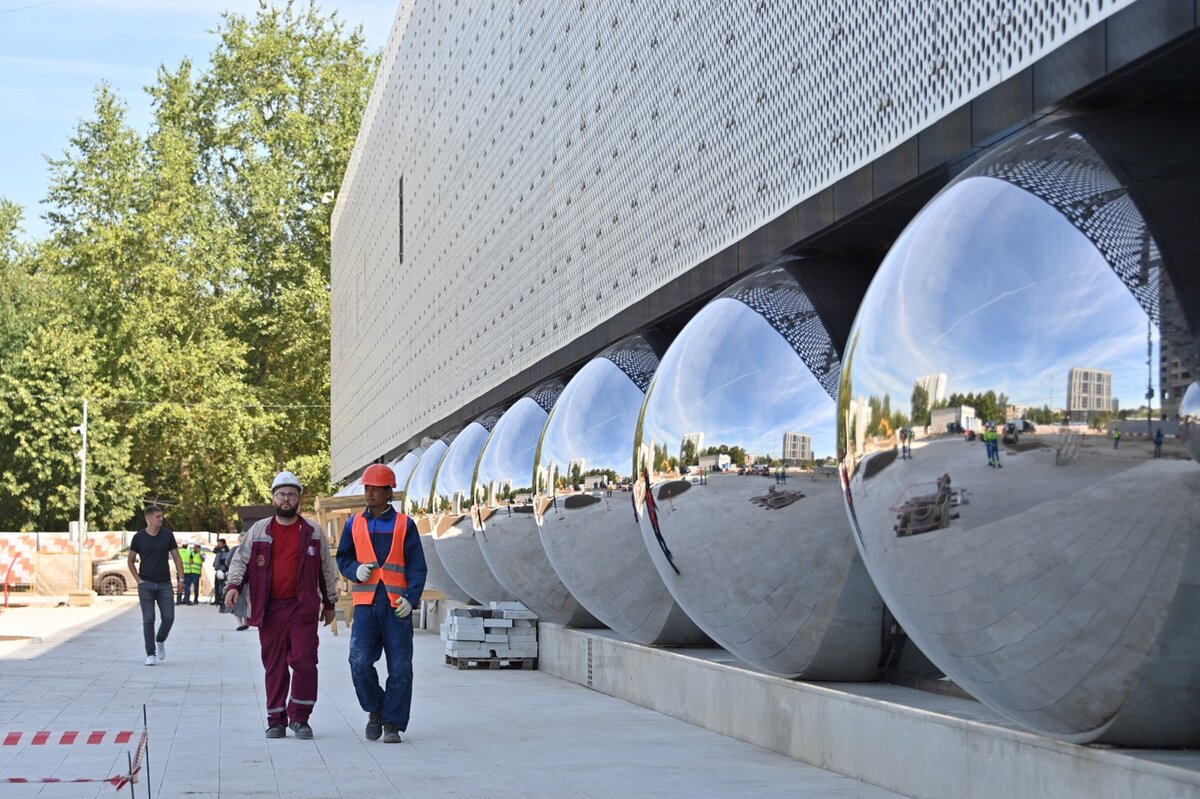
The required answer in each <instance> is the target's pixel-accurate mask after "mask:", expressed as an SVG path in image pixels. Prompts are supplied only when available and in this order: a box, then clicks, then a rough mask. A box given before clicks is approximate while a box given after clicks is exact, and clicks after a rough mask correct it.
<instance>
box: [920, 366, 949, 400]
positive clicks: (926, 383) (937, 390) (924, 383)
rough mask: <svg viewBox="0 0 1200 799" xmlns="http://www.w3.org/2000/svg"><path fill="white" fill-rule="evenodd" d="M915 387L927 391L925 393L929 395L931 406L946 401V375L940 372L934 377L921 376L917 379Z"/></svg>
mask: <svg viewBox="0 0 1200 799" xmlns="http://www.w3.org/2000/svg"><path fill="white" fill-rule="evenodd" d="M914 385H918V386H920V387H921V388H923V389H925V393H926V394H928V395H929V404H930V405H932V404H933V403H935V402H942V401H943V400H945V399H946V373H945V372H938V373H937V374H933V375H921V376H920V377H918V378H917V379H916V382H915V383H914Z"/></svg>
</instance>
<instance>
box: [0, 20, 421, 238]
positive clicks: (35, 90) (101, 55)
mask: <svg viewBox="0 0 1200 799" xmlns="http://www.w3.org/2000/svg"><path fill="white" fill-rule="evenodd" d="M318 5H319V7H320V8H321V9H323V10H324V11H326V12H330V11H337V12H338V16H339V17H341V19H343V20H344V21H345V22H346V23H348V26H349V27H354V26H355V25H362V28H363V35H364V36H365V37H366V41H367V45H368V46H369V47H370V48H371V49H373V50H379V49H381V48H382V47H383V45H384V44H385V43H386V42H387V37H388V33H389V31H390V29H391V25H392V20H393V19H394V17H395V14H396V9H397V7H398V5H399V0H338V1H337V2H325V3H319V4H318ZM257 7H258V0H0V196H4V197H7V198H8V199H10V200H13V201H14V202H17V203H19V204H20V205H22V206H24V208H25V232H26V237H27V238H38V237H41V236H42V235H43V234H44V232H45V224H44V223H43V222H42V220H41V218H40V217H41V215H42V213H43V212H44V210H45V207H44V206H41V205H40V204H39V203H40V201H41V200H42V198H43V197H44V196H45V193H46V180H47V175H48V172H47V169H46V162H45V158H44V157H43V156H45V155H53V156H58V155H60V154H61V153H62V151H63V149H64V148H65V147H66V145H67V139H68V138H69V137H70V135H71V133H72V132H73V131H74V129H75V126H76V125H77V124H78V122H79V120H80V119H82V118H85V117H87V116H88V115H90V113H91V107H92V90H93V88H94V87H95V86H96V84H97V83H99V82H100V81H107V82H108V83H110V84H111V85H112V86H113V87H114V88H115V89H116V90H117V92H118V93H119V94H120V96H121V97H122V98H123V99H124V100H125V101H126V103H127V104H128V105H129V110H130V117H129V118H130V123H131V124H132V125H133V126H134V127H135V128H136V129H137V130H139V131H142V132H145V130H146V128H147V126H148V121H149V103H148V101H147V98H146V95H145V92H144V91H143V87H145V86H146V85H148V84H151V83H153V82H154V78H155V74H156V72H157V70H158V67H159V65H160V64H169V65H171V66H172V67H174V66H175V65H177V64H178V63H179V62H180V61H181V60H182V59H183V58H185V57H190V58H191V59H192V60H193V62H195V63H197V66H199V65H201V64H203V63H204V62H205V61H206V60H207V57H208V54H209V52H210V51H211V50H212V48H213V46H214V44H215V41H216V40H215V37H214V36H213V35H212V34H211V33H209V31H210V30H212V29H214V28H216V27H217V25H218V24H219V22H220V16H221V12H222V11H225V10H228V11H233V12H236V13H240V14H246V15H252V14H253V13H254V11H255V9H256V8H257Z"/></svg>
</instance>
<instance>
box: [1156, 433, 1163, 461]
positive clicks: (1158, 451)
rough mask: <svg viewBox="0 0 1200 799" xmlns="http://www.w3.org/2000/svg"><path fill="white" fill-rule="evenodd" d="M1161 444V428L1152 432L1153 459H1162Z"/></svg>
mask: <svg viewBox="0 0 1200 799" xmlns="http://www.w3.org/2000/svg"><path fill="white" fill-rule="evenodd" d="M1162 443H1163V431H1162V428H1161V427H1160V428H1158V429H1157V430H1155V431H1154V457H1156V458H1161V457H1162Z"/></svg>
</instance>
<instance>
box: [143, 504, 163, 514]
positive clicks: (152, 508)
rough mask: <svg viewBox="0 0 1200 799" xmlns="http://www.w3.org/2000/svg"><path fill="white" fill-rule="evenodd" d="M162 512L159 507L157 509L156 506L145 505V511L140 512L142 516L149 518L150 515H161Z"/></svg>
mask: <svg viewBox="0 0 1200 799" xmlns="http://www.w3.org/2000/svg"><path fill="white" fill-rule="evenodd" d="M162 512H163V509H162V508H161V507H159V506H158V505H147V506H146V509H145V510H144V511H142V516H149V515H150V514H151V513H162Z"/></svg>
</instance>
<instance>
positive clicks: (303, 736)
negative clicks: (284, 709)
mask: <svg viewBox="0 0 1200 799" xmlns="http://www.w3.org/2000/svg"><path fill="white" fill-rule="evenodd" d="M288 729H290V730H291V731H292V734H293V735H295V736H296V737H297V738H299V739H300V740H301V741H311V740H312V737H313V736H312V727H310V726H308V723H307V722H303V721H293V722H291V723H290V724H288Z"/></svg>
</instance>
